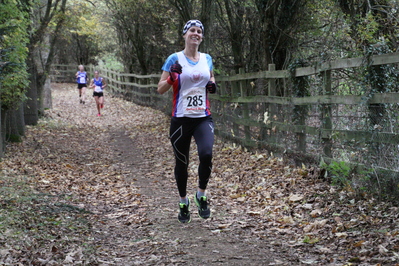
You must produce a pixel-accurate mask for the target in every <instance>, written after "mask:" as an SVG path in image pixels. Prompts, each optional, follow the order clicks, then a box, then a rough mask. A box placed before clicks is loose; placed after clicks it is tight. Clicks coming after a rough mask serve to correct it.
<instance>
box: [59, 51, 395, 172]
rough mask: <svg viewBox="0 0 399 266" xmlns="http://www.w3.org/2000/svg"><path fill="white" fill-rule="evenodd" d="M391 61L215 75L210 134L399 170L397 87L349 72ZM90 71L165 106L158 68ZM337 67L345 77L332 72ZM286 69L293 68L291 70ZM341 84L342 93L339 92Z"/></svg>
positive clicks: (297, 154)
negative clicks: (303, 84) (306, 89)
mask: <svg viewBox="0 0 399 266" xmlns="http://www.w3.org/2000/svg"><path fill="white" fill-rule="evenodd" d="M366 63H367V64H368V65H366ZM398 63H399V53H393V54H388V55H379V56H373V57H370V58H368V59H367V60H365V59H364V58H352V59H339V60H335V61H331V62H325V63H322V64H318V65H316V66H312V67H302V68H297V69H296V70H295V71H294V72H289V71H288V70H275V67H274V65H270V66H269V71H262V72H257V73H244V72H243V71H242V70H241V71H240V73H239V74H233V73H232V74H231V75H223V76H217V77H216V80H217V83H218V85H219V88H218V93H217V94H214V95H210V99H211V105H212V114H213V117H214V120H215V124H216V133H217V134H218V135H220V136H222V137H224V138H226V139H230V140H233V141H235V142H238V143H240V144H242V145H244V146H246V147H256V148H268V149H271V150H274V151H276V152H281V153H286V154H291V155H292V156H291V157H292V158H296V160H297V161H298V162H302V161H303V160H305V159H309V160H313V161H319V160H320V159H323V160H324V161H345V162H347V163H350V164H357V165H367V166H370V167H372V168H373V169H384V170H387V171H389V172H392V173H393V172H395V173H396V171H398V170H399V160H398V159H397V158H399V157H398V155H399V93H398V92H399V88H395V89H394V90H392V91H391V92H387V93H374V94H368V93H366V92H365V90H363V89H362V88H360V87H359V85H356V84H357V83H355V82H351V81H353V80H356V79H359V77H358V76H357V75H358V74H359V73H360V72H359V69H360V68H362V67H370V66H371V67H373V66H380V65H390V66H392V67H397V64H398ZM75 69H76V66H75ZM92 70H93V68H92V67H90V71H92ZM98 70H99V71H100V72H101V75H102V76H104V77H106V78H107V80H108V83H109V87H110V90H112V92H113V93H116V94H119V95H122V96H123V97H125V98H126V99H128V100H131V101H133V102H135V103H138V104H142V105H146V106H150V107H153V108H156V109H160V110H162V111H164V112H166V113H169V112H171V97H172V95H171V93H170V92H169V93H167V95H166V96H165V95H159V94H158V93H157V92H156V87H157V83H158V80H159V78H160V74H152V75H136V74H130V73H120V72H118V71H113V70H110V69H106V68H98ZM68 71H69V72H68ZM342 71H344V72H345V73H346V75H344V76H343V75H340V72H342ZM70 73H71V72H70V67H69V66H60V65H56V66H55V68H54V70H53V77H54V78H57V79H58V78H60V76H62V75H70ZM290 73H294V74H293V76H292V75H291V74H290ZM301 77H307V78H309V81H308V85H310V91H311V93H310V94H311V95H310V96H305V97H295V96H293V95H294V94H293V93H292V90H293V88H292V80H293V79H295V78H301ZM354 84H355V85H354ZM348 89H350V93H348V92H347V91H345V90H348ZM340 90H343V92H342V91H340ZM298 108H302V109H298ZM373 108H374V109H373ZM376 108H380V109H381V110H382V111H381V117H379V121H380V123H378V124H372V123H371V120H372V119H370V117H371V115H372V113H373V112H374V113H375V110H377V109H376ZM380 109H378V110H380ZM297 110H302V111H301V112H297ZM303 110H305V111H303ZM372 110H374V111H372ZM295 112H297V113H295ZM395 177H396V174H395Z"/></svg>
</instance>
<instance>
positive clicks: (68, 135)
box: [0, 84, 399, 265]
mask: <svg viewBox="0 0 399 266" xmlns="http://www.w3.org/2000/svg"><path fill="white" fill-rule="evenodd" d="M89 94H91V92H90V90H89V92H88V95H87V98H88V100H87V101H86V104H84V105H83V104H79V98H78V93H77V90H76V89H75V85H73V84H72V85H71V84H53V109H51V110H48V111H47V113H46V116H45V118H43V119H42V120H41V121H40V123H39V125H37V126H34V127H29V128H28V130H27V134H26V137H25V139H24V141H23V143H17V144H12V145H9V147H8V149H7V154H6V158H4V160H3V161H2V162H0V167H1V176H2V178H1V179H0V184H2V186H3V190H0V195H3V196H0V207H1V208H0V211H1V212H0V233H2V234H0V235H1V236H0V265H18V263H20V264H19V265H395V264H396V263H398V262H399V260H398V259H399V255H398V253H399V240H398V235H399V224H398V223H397V222H396V221H397V217H398V214H397V213H398V209H397V208H396V207H394V206H392V205H391V204H388V203H377V202H376V200H375V199H373V198H372V197H367V196H364V195H363V196H361V195H358V194H356V193H354V192H353V191H350V190H339V189H338V188H336V187H333V186H331V185H330V184H329V182H328V181H327V180H324V179H323V177H320V176H319V172H318V171H317V169H304V168H297V167H294V166H290V165H288V164H287V163H286V162H285V161H284V160H282V159H279V158H274V157H273V156H270V154H268V153H267V152H259V151H258V152H250V151H246V150H245V149H244V148H242V147H240V146H237V145H235V144H233V143H227V142H224V141H223V140H221V139H219V138H217V140H216V144H215V149H214V171H213V175H212V179H211V181H210V186H209V193H210V200H211V201H210V206H211V208H212V217H211V218H210V219H208V220H202V219H201V218H199V217H198V214H197V213H196V209H195V207H194V206H192V208H191V211H192V216H193V219H192V221H191V223H190V224H180V223H179V222H178V220H177V212H178V205H177V203H178V194H177V189H176V186H175V182H174V177H173V167H174V158H173V151H172V149H171V146H170V144H169V140H168V126H169V118H168V117H167V116H166V115H164V114H163V113H161V112H158V111H156V110H153V109H150V108H147V107H142V106H138V105H135V104H133V103H130V102H127V101H124V100H122V99H119V98H112V97H110V96H108V95H106V96H105V107H104V109H103V115H102V116H101V117H97V116H96V114H97V112H96V110H95V103H94V100H93V99H92V97H91V95H89ZM194 148H195V145H192V150H191V163H190V167H189V169H190V172H189V175H190V179H189V187H188V191H190V193H191V194H190V195H189V196H190V197H191V199H192V197H193V194H194V192H195V190H196V180H197V179H196V169H197V167H198V161H197V156H196V150H195V149H194ZM16 182H17V183H16ZM15 184H20V185H18V186H19V187H20V188H21V189H22V188H23V189H24V191H25V192H24V193H28V192H27V191H30V192H29V193H33V195H34V196H29V197H24V196H23V195H18V196H16V195H15V193H14V192H15V191H14V189H16V188H15ZM23 184H27V185H26V187H25V185H23ZM12 191H14V192H12ZM2 193H3V194H2ZM13 193H14V194H13ZM7 195H8V196H9V198H8V199H6V196H7ZM12 206H15V208H16V209H18V221H17V222H15V221H14V222H12V221H11V220H10V219H8V220H7V218H6V217H5V216H8V217H14V216H12V215H17V214H16V211H15V210H12ZM36 215H37V217H36ZM1 223H4V224H7V228H8V229H6V228H3V227H2V226H1ZM10 226H11V227H10ZM348 263H349V264H348ZM378 263H380V264H378Z"/></svg>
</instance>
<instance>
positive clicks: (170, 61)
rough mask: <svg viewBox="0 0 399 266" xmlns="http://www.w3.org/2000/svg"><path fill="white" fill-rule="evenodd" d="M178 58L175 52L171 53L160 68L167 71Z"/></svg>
mask: <svg viewBox="0 0 399 266" xmlns="http://www.w3.org/2000/svg"><path fill="white" fill-rule="evenodd" d="M177 60H178V57H177V54H176V53H174V54H171V55H170V56H169V57H168V59H166V61H165V63H164V64H163V66H162V70H163V71H166V72H169V69H170V67H171V66H172V65H173V64H174V63H176V61H177Z"/></svg>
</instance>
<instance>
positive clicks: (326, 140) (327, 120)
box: [321, 70, 332, 158]
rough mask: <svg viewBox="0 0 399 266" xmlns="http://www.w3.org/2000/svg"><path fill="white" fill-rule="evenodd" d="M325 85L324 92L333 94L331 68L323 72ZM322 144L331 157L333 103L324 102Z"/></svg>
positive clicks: (322, 109)
mask: <svg viewBox="0 0 399 266" xmlns="http://www.w3.org/2000/svg"><path fill="white" fill-rule="evenodd" d="M323 85H324V94H325V95H331V93H332V88H331V70H327V71H324V72H323ZM321 111H322V121H321V122H322V130H323V131H324V132H322V139H321V140H322V144H323V152H324V155H326V156H327V157H329V158H332V140H331V131H332V119H331V117H332V109H331V104H322V106H321Z"/></svg>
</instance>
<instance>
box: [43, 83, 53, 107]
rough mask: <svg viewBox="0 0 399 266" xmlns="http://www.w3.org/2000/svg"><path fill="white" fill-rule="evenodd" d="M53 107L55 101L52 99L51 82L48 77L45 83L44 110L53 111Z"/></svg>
mask: <svg viewBox="0 0 399 266" xmlns="http://www.w3.org/2000/svg"><path fill="white" fill-rule="evenodd" d="M52 107H53V99H52V98H51V80H50V78H49V77H47V79H46V82H45V83H44V96H43V108H44V109H51V108H52Z"/></svg>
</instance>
